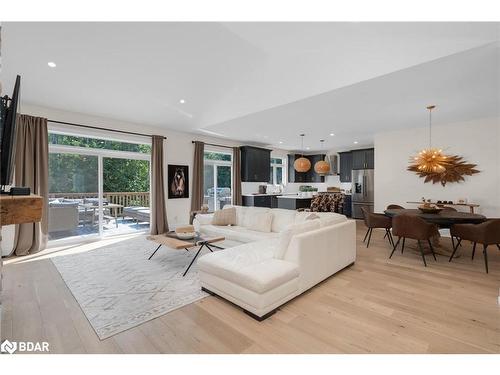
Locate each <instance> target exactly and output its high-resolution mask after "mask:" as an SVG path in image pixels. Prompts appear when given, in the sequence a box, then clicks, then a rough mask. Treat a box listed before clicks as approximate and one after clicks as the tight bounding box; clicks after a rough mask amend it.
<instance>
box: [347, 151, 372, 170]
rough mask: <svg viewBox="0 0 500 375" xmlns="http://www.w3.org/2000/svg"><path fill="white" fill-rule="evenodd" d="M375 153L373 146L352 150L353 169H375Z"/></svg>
mask: <svg viewBox="0 0 500 375" xmlns="http://www.w3.org/2000/svg"><path fill="white" fill-rule="evenodd" d="M374 168H375V153H374V149H373V148H369V149H364V150H354V151H352V169H374Z"/></svg>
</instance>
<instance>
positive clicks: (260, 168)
mask: <svg viewBox="0 0 500 375" xmlns="http://www.w3.org/2000/svg"><path fill="white" fill-rule="evenodd" d="M240 151H241V181H242V182H270V181H269V177H270V175H271V150H267V149H264V148H259V147H253V146H241V147H240Z"/></svg>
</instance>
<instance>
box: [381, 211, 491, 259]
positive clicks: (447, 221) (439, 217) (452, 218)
mask: <svg viewBox="0 0 500 375" xmlns="http://www.w3.org/2000/svg"><path fill="white" fill-rule="evenodd" d="M384 214H385V215H386V216H389V217H394V216H397V215H414V216H418V217H420V218H422V219H424V220H425V221H427V222H428V223H432V224H436V225H437V226H438V228H440V229H449V228H451V226H452V225H454V224H479V223H482V222H483V221H485V220H486V216H484V215H480V214H473V213H470V212H460V211H455V210H446V209H444V210H441V211H439V212H436V213H424V212H422V211H420V210H419V209H408V208H391V209H387V210H385V211H384ZM432 245H433V246H434V248H435V249H434V250H435V252H436V254H441V255H446V256H450V255H451V253H452V252H453V249H452V248H451V247H448V246H443V245H442V244H441V243H440V241H439V236H437V237H434V238H432ZM415 251H417V249H416V248H415ZM460 255H461V254H460V251H457V252H456V253H455V257H459V256H460Z"/></svg>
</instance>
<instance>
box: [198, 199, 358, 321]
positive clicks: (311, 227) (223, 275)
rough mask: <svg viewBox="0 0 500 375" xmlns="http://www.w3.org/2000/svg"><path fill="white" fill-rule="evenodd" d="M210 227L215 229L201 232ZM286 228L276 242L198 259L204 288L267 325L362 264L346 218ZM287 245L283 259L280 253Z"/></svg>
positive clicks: (273, 239)
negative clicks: (301, 299)
mask: <svg viewBox="0 0 500 375" xmlns="http://www.w3.org/2000/svg"><path fill="white" fill-rule="evenodd" d="M272 210H273V209H271V211H272ZM250 214H251V211H250ZM333 215H335V214H333ZM339 216H342V215H339ZM337 219H338V220H337ZM202 221H203V220H202ZM294 223H295V221H294ZM207 225H211V224H204V225H201V228H203V227H204V226H207ZM290 228H292V229H290ZM301 228H302V229H301ZM304 228H307V229H304ZM220 229H222V230H226V231H231V230H233V229H234V228H232V227H221V228H220ZM281 229H282V230H281V232H278V233H276V232H271V235H272V234H273V233H274V235H273V236H272V237H263V238H261V240H258V241H254V242H248V243H244V244H242V245H239V246H236V247H233V248H229V249H225V250H222V251H218V252H214V253H210V254H206V255H204V256H202V257H201V258H200V259H199V260H198V268H199V273H200V282H201V286H202V289H203V290H205V291H207V292H209V293H211V294H216V295H218V296H220V297H222V298H224V299H226V300H228V301H230V302H232V303H234V304H236V305H238V306H240V307H241V308H243V310H244V311H245V312H246V313H247V314H249V315H251V316H252V317H254V318H256V319H257V320H263V319H265V318H267V317H268V316H270V315H272V314H273V313H274V312H275V311H276V309H277V308H278V307H280V306H281V305H283V304H284V303H286V302H288V301H289V300H291V299H293V298H294V297H296V296H298V295H300V294H301V293H303V292H305V291H306V290H308V289H310V288H311V287H313V286H314V285H316V284H318V283H319V282H321V281H323V280H325V279H326V278H328V277H330V276H331V275H333V274H335V273H336V272H338V271H340V270H342V269H343V268H345V267H347V266H349V265H350V264H352V263H354V262H355V260H356V235H355V229H356V224H355V222H354V221H352V220H347V219H346V218H345V217H343V218H339V217H337V216H333V217H331V218H330V220H326V218H325V217H324V218H323V220H322V221H321V220H319V219H317V218H316V219H314V220H312V222H309V223H302V224H301V223H298V224H293V225H291V226H290V225H288V226H283V227H282V228H281ZM214 230H215V229H214ZM219 233H220V232H219ZM266 235H267V236H269V235H270V234H269V233H266ZM287 236H288V240H287ZM283 246H285V247H284V251H282V254H281V255H280V251H277V250H278V249H279V248H280V247H283Z"/></svg>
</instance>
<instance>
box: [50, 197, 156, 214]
mask: <svg viewBox="0 0 500 375" xmlns="http://www.w3.org/2000/svg"><path fill="white" fill-rule="evenodd" d="M97 196H98V194H97V193H49V198H66V199H85V198H97ZM103 198H104V199H106V200H107V201H108V202H109V203H115V204H119V205H122V206H123V207H130V206H144V207H149V192H148V191H145V192H129V191H127V192H108V193H103ZM121 213H122V210H121V209H119V210H118V214H121Z"/></svg>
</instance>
